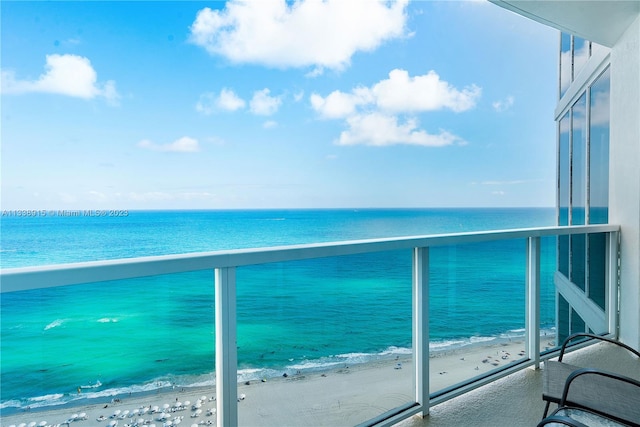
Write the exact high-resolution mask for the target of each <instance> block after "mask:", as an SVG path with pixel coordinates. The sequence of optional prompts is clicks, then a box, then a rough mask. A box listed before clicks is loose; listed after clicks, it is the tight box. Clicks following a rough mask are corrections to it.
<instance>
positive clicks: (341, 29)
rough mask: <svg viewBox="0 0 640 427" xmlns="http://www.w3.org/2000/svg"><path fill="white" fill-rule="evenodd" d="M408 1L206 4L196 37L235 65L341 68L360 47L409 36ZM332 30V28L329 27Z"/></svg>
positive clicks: (318, 71) (194, 31) (282, 0)
mask: <svg viewBox="0 0 640 427" xmlns="http://www.w3.org/2000/svg"><path fill="white" fill-rule="evenodd" d="M407 3H408V0H398V1H393V2H388V1H385V0H376V1H373V0H372V1H344V0H325V1H321V0H296V1H294V2H293V3H291V2H287V1H286V0H259V1H243V0H230V1H228V2H227V3H226V5H225V8H224V9H222V10H212V9H210V8H204V9H202V10H200V11H199V12H198V14H197V15H196V19H195V21H194V22H193V24H192V25H191V28H190V29H191V35H190V39H191V41H192V42H193V43H195V44H197V45H199V46H202V47H203V48H205V49H206V50H207V51H208V52H209V53H210V54H212V55H221V56H223V57H225V58H227V59H228V60H230V61H232V62H234V63H253V64H260V65H266V66H269V67H279V68H285V67H314V71H313V73H315V74H316V75H317V74H321V73H322V70H323V69H325V68H327V69H334V70H341V69H343V68H345V67H346V66H347V65H349V63H350V60H351V57H352V56H353V55H354V54H355V53H356V52H359V51H372V50H374V49H376V48H377V47H378V46H380V45H381V44H382V43H384V42H385V41H388V40H391V39H393V38H398V37H402V36H404V35H405V23H406V20H407V14H406V6H407ZM328 30H329V31H328Z"/></svg>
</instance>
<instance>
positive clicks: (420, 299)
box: [412, 247, 429, 417]
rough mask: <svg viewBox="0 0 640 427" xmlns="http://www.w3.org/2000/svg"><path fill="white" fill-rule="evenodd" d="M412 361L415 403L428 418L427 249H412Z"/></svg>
mask: <svg viewBox="0 0 640 427" xmlns="http://www.w3.org/2000/svg"><path fill="white" fill-rule="evenodd" d="M412 332H413V359H414V377H415V392H416V402H417V403H418V404H419V405H420V406H421V407H422V416H423V417H424V416H427V415H429V248H426V247H424V248H414V249H413V331H412Z"/></svg>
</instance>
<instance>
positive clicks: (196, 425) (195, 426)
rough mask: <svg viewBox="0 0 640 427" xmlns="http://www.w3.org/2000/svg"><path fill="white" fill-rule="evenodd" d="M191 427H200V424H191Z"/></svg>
mask: <svg viewBox="0 0 640 427" xmlns="http://www.w3.org/2000/svg"><path fill="white" fill-rule="evenodd" d="M191 427H199V426H198V424H191Z"/></svg>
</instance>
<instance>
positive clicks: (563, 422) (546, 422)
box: [537, 415, 588, 427]
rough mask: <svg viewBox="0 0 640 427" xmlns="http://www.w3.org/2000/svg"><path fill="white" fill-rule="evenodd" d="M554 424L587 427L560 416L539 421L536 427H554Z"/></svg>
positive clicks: (550, 416) (551, 416) (552, 416)
mask: <svg viewBox="0 0 640 427" xmlns="http://www.w3.org/2000/svg"><path fill="white" fill-rule="evenodd" d="M556 424H560V425H563V426H570V427H588V426H586V425H585V424H582V423H581V422H580V421H576V420H573V419H571V418H569V417H565V416H562V415H549V416H548V417H547V418H545V419H543V420H542V421H540V422H539V423H538V425H537V427H542V426H548V425H556Z"/></svg>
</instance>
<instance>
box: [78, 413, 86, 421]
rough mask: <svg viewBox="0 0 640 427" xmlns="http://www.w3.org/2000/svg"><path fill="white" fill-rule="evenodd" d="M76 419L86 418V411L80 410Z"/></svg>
mask: <svg viewBox="0 0 640 427" xmlns="http://www.w3.org/2000/svg"><path fill="white" fill-rule="evenodd" d="M78 419H79V420H86V419H87V413H86V412H80V415H78Z"/></svg>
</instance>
